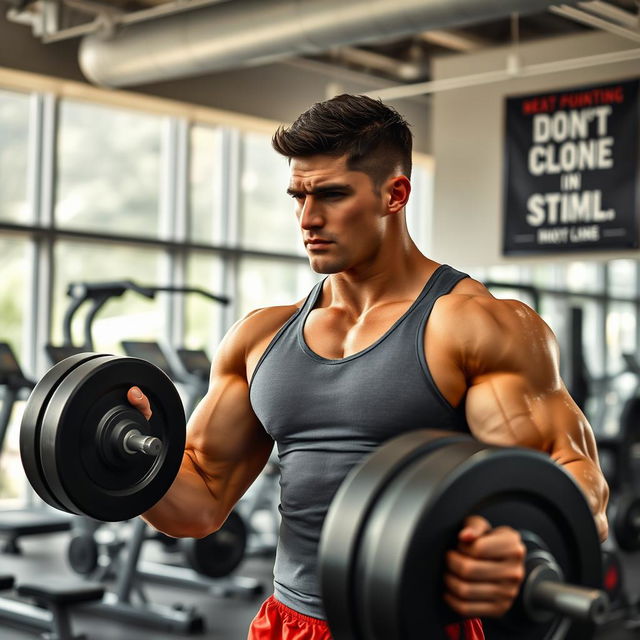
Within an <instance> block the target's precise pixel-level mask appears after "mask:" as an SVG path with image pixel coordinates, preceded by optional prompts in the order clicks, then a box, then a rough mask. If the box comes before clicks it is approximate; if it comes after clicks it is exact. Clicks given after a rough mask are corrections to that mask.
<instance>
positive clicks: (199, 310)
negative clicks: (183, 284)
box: [184, 252, 223, 354]
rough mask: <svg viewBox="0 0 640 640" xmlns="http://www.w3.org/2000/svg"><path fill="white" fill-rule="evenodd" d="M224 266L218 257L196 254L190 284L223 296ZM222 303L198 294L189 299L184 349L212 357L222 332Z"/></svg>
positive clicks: (189, 277) (189, 267)
mask: <svg viewBox="0 0 640 640" xmlns="http://www.w3.org/2000/svg"><path fill="white" fill-rule="evenodd" d="M222 276H223V265H222V260H221V259H220V258H219V257H218V256H214V255H210V254H207V253H202V252H194V253H193V254H192V255H191V256H190V257H189V263H188V267H187V284H188V286H191V287H196V288H200V289H205V290H206V291H209V292H210V293H213V294H214V295H215V294H220V293H223V280H222ZM222 318H223V315H222V313H221V308H220V304H219V303H216V302H214V301H213V300H210V299H208V298H206V297H203V296H200V295H198V294H189V295H187V296H186V297H185V327H184V346H185V347H186V348H188V349H204V350H205V351H207V353H209V354H211V353H212V352H213V351H214V350H215V348H216V345H217V344H218V342H219V340H220V335H221V333H222Z"/></svg>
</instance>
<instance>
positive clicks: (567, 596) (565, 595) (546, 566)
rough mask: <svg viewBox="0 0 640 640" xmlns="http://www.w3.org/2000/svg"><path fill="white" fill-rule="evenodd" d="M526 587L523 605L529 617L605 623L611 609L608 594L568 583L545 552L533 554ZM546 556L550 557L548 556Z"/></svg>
mask: <svg viewBox="0 0 640 640" xmlns="http://www.w3.org/2000/svg"><path fill="white" fill-rule="evenodd" d="M533 555H534V557H533V558H532V557H531V556H530V560H532V562H531V564H533V567H531V564H530V566H529V571H528V574H527V577H526V579H525V584H524V586H523V592H524V593H523V598H524V605H525V609H526V611H527V613H528V614H529V617H531V618H532V619H534V620H539V621H542V620H545V619H547V618H548V616H549V614H560V615H563V616H568V617H570V618H572V619H573V620H580V621H583V622H590V623H593V624H602V623H603V622H604V621H605V620H606V616H607V613H608V611H609V597H608V596H607V594H606V593H605V592H604V591H601V590H599V589H592V588H589V587H581V586H577V585H573V584H567V583H566V582H563V581H562V572H561V571H560V568H559V567H558V565H557V564H556V563H555V562H554V561H553V560H552V559H551V558H550V556H547V554H544V553H538V554H533ZM545 556H547V557H545Z"/></svg>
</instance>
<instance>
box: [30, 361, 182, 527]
mask: <svg viewBox="0 0 640 640" xmlns="http://www.w3.org/2000/svg"><path fill="white" fill-rule="evenodd" d="M134 385H136V386H138V387H140V388H141V389H142V391H143V392H144V393H145V394H146V395H147V397H148V398H149V401H150V403H151V409H152V412H153V416H152V418H151V420H150V421H149V422H148V423H145V422H144V421H143V428H142V431H143V432H144V433H145V435H151V436H156V437H158V438H160V440H161V441H162V443H163V447H162V452H161V453H160V455H158V456H157V457H153V456H146V455H144V454H142V453H136V454H134V455H131V457H130V459H128V460H127V462H126V465H125V466H123V465H111V464H109V463H108V462H107V461H106V460H105V458H104V456H102V455H101V454H100V451H99V447H98V443H97V430H98V425H99V422H100V420H101V418H102V417H103V416H104V415H105V414H106V413H107V412H108V411H110V410H111V409H113V408H114V407H117V406H119V405H127V406H128V402H127V400H126V394H127V391H128V389H129V388H130V387H131V386H134ZM184 442H185V416H184V410H183V407H182V402H181V400H180V396H179V395H178V392H177V390H176V388H175V387H174V385H173V383H172V382H171V381H170V380H169V378H168V377H167V376H166V374H164V373H163V372H162V371H161V370H160V369H158V368H157V367H155V366H153V365H152V364H150V363H148V362H146V361H144V360H140V359H138V358H119V357H115V356H105V357H102V358H98V359H95V360H92V361H89V362H85V363H83V364H81V365H80V366H78V367H77V368H76V369H74V370H73V371H72V372H71V373H70V374H69V375H68V376H67V377H66V378H65V379H64V380H63V381H62V382H61V384H60V385H59V386H58V388H57V389H56V390H55V391H54V393H53V395H52V397H51V400H50V401H49V403H48V405H47V408H46V411H45V415H44V418H43V421H42V433H41V437H40V446H41V453H40V456H41V460H42V468H43V472H44V475H45V478H46V479H47V483H48V484H49V486H50V487H51V489H52V491H53V492H54V494H55V495H56V497H57V498H58V500H59V501H60V502H61V503H62V504H63V505H64V506H65V507H67V509H68V510H70V511H72V512H73V513H77V514H84V515H87V516H89V517H92V518H96V519H98V520H104V521H120V520H128V519H130V518H132V517H134V516H136V515H139V514H140V513H142V512H144V511H146V510H147V509H148V508H150V507H151V506H153V505H154V504H155V503H156V502H157V501H158V500H159V499H160V498H161V497H162V496H163V495H164V493H165V492H166V491H167V490H168V488H169V487H170V486H171V484H172V482H173V480H174V479H175V476H176V474H177V472H178V469H179V467H180V463H181V461H182V456H183V452H184Z"/></svg>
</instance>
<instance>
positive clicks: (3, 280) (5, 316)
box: [0, 235, 30, 357]
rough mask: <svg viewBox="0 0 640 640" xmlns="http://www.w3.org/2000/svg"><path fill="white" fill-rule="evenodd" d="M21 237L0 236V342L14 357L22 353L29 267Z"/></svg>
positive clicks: (26, 244)
mask: <svg viewBox="0 0 640 640" xmlns="http://www.w3.org/2000/svg"><path fill="white" fill-rule="evenodd" d="M27 252H28V242H27V240H26V239H25V238H21V237H15V236H9V235H0V274H2V277H0V342H8V343H9V344H10V345H11V348H12V349H13V351H14V352H15V353H16V355H17V356H18V357H20V356H21V355H22V351H23V337H24V322H25V312H26V303H27V295H28V291H29V273H30V264H29V261H28V253H27Z"/></svg>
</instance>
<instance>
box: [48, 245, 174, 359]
mask: <svg viewBox="0 0 640 640" xmlns="http://www.w3.org/2000/svg"><path fill="white" fill-rule="evenodd" d="M162 262H163V255H162V253H161V252H160V251H157V250H155V249H148V248H142V247H131V246H128V245H114V244H98V243H91V244H85V243H79V242H69V241H64V240H61V241H58V242H57V243H56V247H55V279H54V295H53V324H52V330H51V336H52V342H53V343H54V344H60V343H61V342H62V337H63V336H62V322H63V320H62V319H63V315H64V312H65V310H66V309H67V305H68V302H69V299H68V297H67V288H68V286H69V284H70V283H72V282H78V281H80V282H96V281H116V280H135V281H136V282H139V283H140V284H143V285H144V284H148V285H156V284H163V280H162V273H163V269H162ZM163 295H167V294H157V295H156V298H155V299H153V300H149V299H148V298H145V297H142V296H140V295H138V294H136V293H133V292H127V293H125V294H124V295H123V296H122V297H118V298H113V299H112V300H111V301H109V302H108V303H107V304H106V305H105V307H104V308H103V309H102V310H101V311H100V312H99V313H98V315H97V317H96V319H95V322H94V323H93V339H94V348H95V349H96V350H97V351H101V352H105V353H122V349H121V347H120V343H121V341H122V340H127V339H131V340H134V339H135V340H163V339H164V337H165V335H166V327H165V325H164V323H165V321H166V319H165V314H164V313H163V306H162V296H163ZM85 306H86V303H85ZM86 310H87V309H86V308H81V309H80V311H79V312H78V313H77V314H76V315H75V317H74V323H73V327H72V331H73V338H74V342H75V343H76V344H78V345H82V344H83V341H84V333H83V331H84V318H85V316H86Z"/></svg>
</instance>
